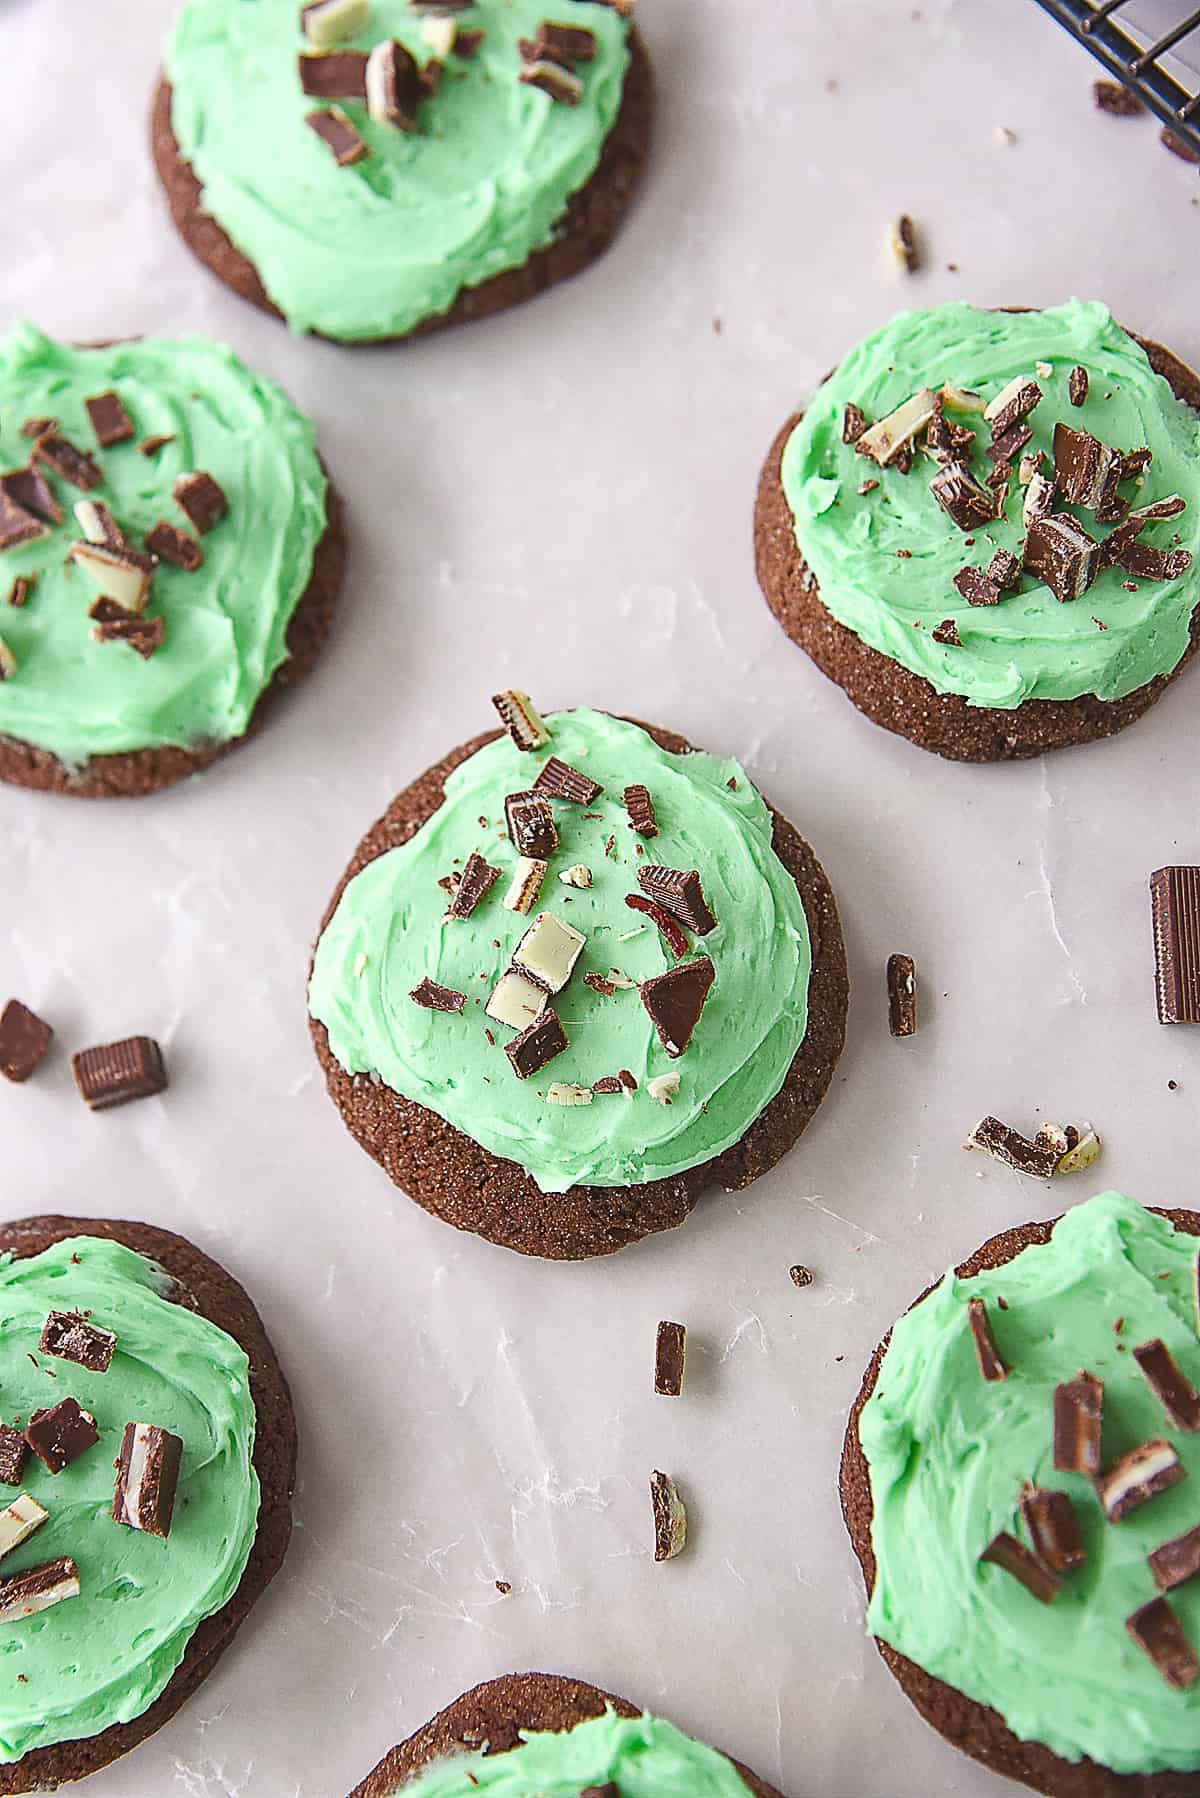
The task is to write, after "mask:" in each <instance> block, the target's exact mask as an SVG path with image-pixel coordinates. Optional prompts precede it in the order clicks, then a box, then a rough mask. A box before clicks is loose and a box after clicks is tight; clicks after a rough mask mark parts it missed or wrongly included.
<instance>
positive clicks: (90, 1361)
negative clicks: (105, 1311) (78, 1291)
mask: <svg viewBox="0 0 1200 1798" xmlns="http://www.w3.org/2000/svg"><path fill="white" fill-rule="evenodd" d="M38 1347H39V1349H41V1351H42V1353H43V1355H55V1356H57V1357H58V1359H59V1360H60V1361H74V1362H75V1363H76V1364H77V1365H78V1366H79V1367H86V1368H87V1370H88V1372H89V1373H107V1372H108V1370H109V1368H110V1367H111V1366H112V1358H113V1355H114V1354H115V1352H116V1347H117V1339H116V1336H115V1335H114V1334H113V1332H112V1331H111V1330H102V1329H101V1328H100V1326H99V1325H98V1324H93V1323H89V1321H88V1319H87V1318H86V1317H84V1316H83V1315H82V1314H81V1313H80V1312H78V1311H52V1312H51V1313H50V1315H49V1317H48V1318H47V1319H46V1321H45V1323H44V1324H43V1325H42V1334H41V1339H40V1340H39V1342H38Z"/></svg>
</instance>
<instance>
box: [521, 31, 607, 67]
mask: <svg viewBox="0 0 1200 1798" xmlns="http://www.w3.org/2000/svg"><path fill="white" fill-rule="evenodd" d="M517 48H518V49H519V50H520V52H521V55H522V57H523V58H524V60H525V61H526V62H539V61H541V60H542V59H543V58H545V59H546V60H547V61H549V62H556V63H558V64H559V65H560V67H562V68H564V69H573V68H574V67H575V64H576V63H577V62H591V61H592V60H593V58H594V57H595V54H596V34H595V32H594V31H589V30H587V29H586V27H584V26H579V25H558V24H555V22H554V21H553V20H552V19H543V20H542V22H541V24H540V25H539V26H538V34H537V37H536V38H534V39H530V38H519V39H518V40H517Z"/></svg>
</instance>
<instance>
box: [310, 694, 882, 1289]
mask: <svg viewBox="0 0 1200 1798" xmlns="http://www.w3.org/2000/svg"><path fill="white" fill-rule="evenodd" d="M497 703H498V705H499V706H500V707H501V711H502V715H503V716H505V717H507V718H508V719H509V721H510V724H511V729H510V731H508V732H504V733H496V732H493V733H492V734H491V735H489V736H484V737H478V738H476V739H475V740H474V741H473V742H470V743H466V744H464V745H462V747H461V748H459V749H456V750H454V751H453V752H452V753H451V754H450V755H449V756H447V757H446V759H445V760H444V761H443V762H440V763H439V764H438V765H437V766H436V767H434V768H432V769H430V770H429V772H428V773H427V774H425V775H423V776H422V777H421V778H420V780H418V781H416V782H415V783H414V784H413V785H412V786H411V787H408V788H406V789H405V791H404V792H403V793H401V794H400V795H399V796H398V797H397V798H396V799H395V800H394V801H393V803H392V805H391V806H390V807H389V808H388V811H387V812H386V813H385V815H384V816H383V818H382V819H380V821H379V822H378V823H377V824H376V825H375V826H374V827H373V828H372V829H371V830H370V831H369V832H368V834H367V836H366V837H365V838H364V839H363V842H362V843H361V844H360V846H359V848H358V851H357V853H356V855H355V857H354V859H353V861H352V862H351V864H350V866H349V868H348V869H347V870H346V873H345V874H344V875H343V877H342V880H341V883H340V884H339V886H338V889H337V891H336V893H335V894H334V897H333V900H332V902H331V904H330V906H329V909H328V911H327V913H326V916H325V920H324V922H323V924H322V928H321V936H320V941H319V942H318V944H317V949H316V953H315V956H314V960H313V968H312V976H311V981H310V986H309V1010H310V1014H311V1025H312V1032H313V1038H314V1041H315V1043H316V1048H317V1053H318V1056H319V1057H320V1060H321V1064H322V1066H323V1068H324V1070H325V1076H326V1081H327V1084H328V1087H329V1091H330V1094H331V1096H332V1098H333V1100H334V1102H335V1104H336V1105H337V1107H338V1109H339V1111H340V1112H341V1113H342V1116H343V1118H344V1119H345V1121H346V1123H347V1125H348V1126H349V1128H350V1130H351V1131H352V1133H353V1134H354V1135H355V1136H356V1137H357V1138H358V1140H359V1142H360V1143H361V1144H362V1145H363V1147H364V1148H365V1149H366V1150H367V1151H368V1153H369V1154H371V1155H373V1156H374V1158H375V1159H376V1160H377V1161H378V1162H380V1164H381V1165H382V1166H383V1167H384V1168H385V1169H386V1171H387V1172H388V1174H389V1175H390V1176H391V1178H392V1179H393V1180H394V1181H395V1182H396V1184H397V1185H398V1186H401V1187H403V1189H404V1190H405V1191H406V1192H407V1193H408V1195H409V1196H410V1197H411V1198H413V1199H415V1200H416V1201H417V1203H418V1204H420V1205H423V1206H424V1207H425V1208H426V1209H427V1210H428V1211H431V1212H433V1213H434V1214H435V1215H437V1216H439V1217H442V1218H444V1219H445V1220H446V1221H447V1222H449V1223H452V1224H455V1225H457V1227H458V1228H460V1229H464V1230H472V1231H475V1232H476V1233H477V1234H479V1235H481V1236H486V1237H489V1238H490V1239H491V1240H492V1241H495V1242H499V1243H503V1244H505V1245H506V1246H507V1247H509V1248H514V1249H519V1250H521V1251H522V1252H523V1253H525V1254H533V1255H546V1256H551V1257H555V1258H565V1259H572V1258H578V1257H583V1256H587V1255H600V1254H607V1253H610V1252H611V1251H612V1250H614V1249H619V1248H622V1247H623V1246H624V1245H625V1244H626V1243H629V1242H633V1241H636V1240H637V1239H638V1238H639V1237H641V1236H645V1235H648V1234H650V1233H651V1232H652V1231H655V1230H662V1229H666V1228H669V1227H670V1226H672V1225H674V1224H678V1223H681V1222H682V1221H683V1219H684V1218H685V1217H686V1216H687V1214H688V1212H689V1211H690V1210H691V1209H692V1207H693V1205H694V1204H695V1202H696V1200H697V1199H698V1197H699V1196H700V1194H701V1192H703V1191H704V1189H705V1188H707V1187H710V1186H722V1187H724V1188H725V1189H726V1190H729V1191H732V1190H735V1189H738V1188H741V1187H744V1186H747V1185H749V1183H750V1182H751V1181H752V1180H754V1179H755V1178H757V1176H758V1175H759V1174H761V1173H764V1172H765V1171H766V1170H767V1169H768V1168H769V1167H771V1166H773V1165H774V1163H775V1162H776V1161H777V1160H778V1159H779V1157H780V1156H781V1155H782V1154H783V1153H784V1152H785V1151H786V1150H787V1149H789V1148H791V1146H792V1144H793V1143H794V1142H795V1140H796V1138H797V1137H798V1136H799V1135H800V1132H801V1131H802V1130H803V1129H804V1127H805V1125H806V1124H807V1123H808V1121H809V1119H810V1118H811V1117H812V1115H813V1112H814V1111H815V1110H816V1108H817V1106H818V1104H819V1103H820V1100H821V1098H822V1096H823V1095H824V1093H825V1089H826V1087H827V1086H828V1084H829V1081H830V1078H831V1076H832V1073H833V1068H834V1065H835V1063H836V1061H837V1058H838V1055H839V1054H840V1052H841V1048H842V1041H843V1036H844V1031H845V1017H846V1004H847V981H846V962H845V952H844V949H843V946H842V935H841V927H840V925H839V922H838V915H837V908H836V906H835V904H834V899H833V894H832V892H831V891H830V888H829V884H828V882H827V880H826V878H825V875H824V873H823V872H822V869H821V867H820V864H819V863H818V862H817V860H816V858H815V856H814V855H813V853H812V851H811V850H810V849H809V848H808V846H807V845H806V844H805V843H804V842H803V841H802V839H801V838H800V837H799V835H798V834H797V832H796V831H795V830H794V829H793V827H792V826H791V825H790V824H789V823H787V821H786V820H785V819H783V818H781V817H780V816H779V814H778V813H777V812H774V811H773V810H772V809H771V808H770V806H768V804H767V803H766V801H765V800H764V799H762V798H761V797H760V795H759V794H758V793H757V792H756V791H755V789H754V787H753V786H752V785H751V783H750V781H749V780H748V779H747V777H746V775H745V773H744V772H743V770H742V769H741V768H740V767H739V766H738V764H737V763H736V762H733V761H725V760H721V759H719V758H718V757H716V756H711V755H704V754H700V753H698V752H695V751H692V750H691V749H690V748H689V746H688V745H687V744H686V743H685V742H684V741H683V739H682V738H680V737H677V736H674V735H672V734H671V733H670V732H667V731H661V730H657V729H653V728H651V727H648V726H645V727H644V726H641V725H638V724H634V723H631V722H629V721H628V720H625V719H620V718H614V717H610V716H609V715H608V714H607V713H604V712H594V711H584V710H580V711H570V712H559V713H556V714H554V715H553V717H551V718H550V719H549V720H548V721H546V722H543V721H542V719H541V718H540V717H539V716H538V714H537V713H536V711H535V710H534V709H533V708H532V706H531V705H530V704H529V702H528V700H527V699H526V698H525V696H524V695H521V694H502V695H500V696H499V698H498V701H497Z"/></svg>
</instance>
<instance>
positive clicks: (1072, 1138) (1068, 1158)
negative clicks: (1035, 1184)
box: [1038, 1124, 1101, 1174]
mask: <svg viewBox="0 0 1200 1798" xmlns="http://www.w3.org/2000/svg"><path fill="white" fill-rule="evenodd" d="M1049 1127H1050V1126H1048V1125H1046V1124H1043V1125H1042V1128H1041V1130H1039V1131H1038V1136H1039V1137H1041V1136H1042V1134H1043V1132H1044V1131H1045V1130H1047V1129H1048V1128H1049ZM1100 1147H1101V1145H1100V1138H1099V1137H1098V1136H1097V1135H1096V1132H1095V1131H1094V1130H1093V1129H1092V1127H1091V1125H1090V1124H1085V1125H1084V1127H1083V1129H1082V1130H1081V1131H1080V1130H1076V1129H1075V1126H1074V1125H1073V1124H1068V1125H1067V1141H1066V1143H1065V1145H1064V1147H1063V1149H1062V1151H1061V1154H1060V1157H1059V1161H1058V1165H1057V1167H1056V1168H1055V1170H1054V1172H1055V1173H1056V1174H1077V1173H1079V1172H1080V1170H1081V1169H1083V1168H1087V1167H1091V1165H1092V1163H1093V1161H1095V1160H1096V1158H1097V1157H1098V1155H1099V1154H1100Z"/></svg>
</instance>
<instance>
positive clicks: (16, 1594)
mask: <svg viewBox="0 0 1200 1798" xmlns="http://www.w3.org/2000/svg"><path fill="white" fill-rule="evenodd" d="M78 1597H79V1569H78V1567H76V1565H75V1563H74V1561H73V1560H72V1559H71V1558H70V1556H69V1555H61V1556H60V1557H59V1559H58V1560H56V1561H45V1562H43V1563H42V1565H41V1566H40V1567H27V1568H26V1569H25V1570H24V1571H23V1572H21V1573H10V1574H7V1575H6V1576H5V1577H4V1578H3V1579H0V1623H11V1622H13V1621H14V1620H15V1619H16V1618H18V1617H33V1616H35V1615H36V1613H37V1612H38V1611H45V1610H49V1608H50V1606H51V1605H52V1604H59V1603H61V1601H62V1600H63V1599H64V1598H78Z"/></svg>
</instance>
